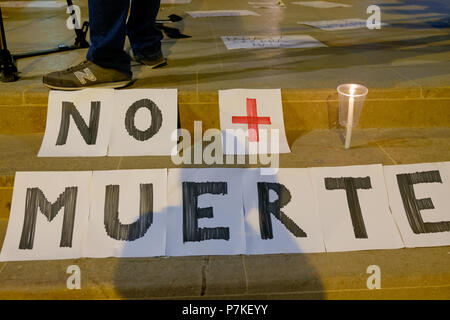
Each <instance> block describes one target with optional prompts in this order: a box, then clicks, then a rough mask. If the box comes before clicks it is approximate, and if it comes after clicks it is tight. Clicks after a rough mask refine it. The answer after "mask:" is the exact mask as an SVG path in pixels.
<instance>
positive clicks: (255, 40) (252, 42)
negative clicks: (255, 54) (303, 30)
mask: <svg viewBox="0 0 450 320" xmlns="http://www.w3.org/2000/svg"><path fill="white" fill-rule="evenodd" d="M221 38H222V41H223V43H224V44H225V46H226V47H227V49H228V50H233V49H264V48H315V47H326V45H325V44H323V43H322V42H320V41H318V40H317V39H315V38H313V37H311V36H308V35H286V36H222V37H221Z"/></svg>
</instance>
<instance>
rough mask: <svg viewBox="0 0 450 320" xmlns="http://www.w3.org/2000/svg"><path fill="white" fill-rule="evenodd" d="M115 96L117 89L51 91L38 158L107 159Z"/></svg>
mask: <svg viewBox="0 0 450 320" xmlns="http://www.w3.org/2000/svg"><path fill="white" fill-rule="evenodd" d="M113 95H114V90H113V89H84V90H80V91H54V90H52V91H50V94H49V98H48V110H47V124H46V128H45V134H44V139H43V141H42V145H41V149H40V150H39V153H38V157H70V156H78V157H95V156H106V153H107V150H108V141H109V135H110V130H111V119H112V112H111V110H112V109H113V108H114V106H115V103H114V96H113Z"/></svg>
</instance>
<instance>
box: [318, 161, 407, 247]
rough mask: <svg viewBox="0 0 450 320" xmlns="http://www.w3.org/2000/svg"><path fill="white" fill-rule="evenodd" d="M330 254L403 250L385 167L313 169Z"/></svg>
mask: <svg viewBox="0 0 450 320" xmlns="http://www.w3.org/2000/svg"><path fill="white" fill-rule="evenodd" d="M311 176H312V181H313V185H314V191H315V193H316V199H317V200H316V201H317V202H318V205H319V213H320V221H321V222H322V229H323V234H324V239H325V247H326V250H327V251H351V250H372V249H395V248H402V247H403V242H402V240H401V238H400V233H399V231H398V229H397V226H396V225H395V222H394V219H393V217H392V215H391V213H390V211H389V205H388V199H387V192H386V188H385V183H384V177H383V169H382V166H381V165H367V166H351V167H332V168H312V169H311Z"/></svg>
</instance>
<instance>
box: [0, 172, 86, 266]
mask: <svg viewBox="0 0 450 320" xmlns="http://www.w3.org/2000/svg"><path fill="white" fill-rule="evenodd" d="M91 175H92V172H91V171H87V172H86V171H79V172H17V173H16V177H15V180H14V191H13V199H12V204H11V212H10V216H9V221H8V229H7V231H6V237H5V241H4V243H3V249H2V252H1V254H0V260H1V261H18V260H52V259H74V258H80V257H81V249H82V238H83V234H84V232H85V231H86V229H87V223H88V216H89V191H90V190H89V183H90V179H91Z"/></svg>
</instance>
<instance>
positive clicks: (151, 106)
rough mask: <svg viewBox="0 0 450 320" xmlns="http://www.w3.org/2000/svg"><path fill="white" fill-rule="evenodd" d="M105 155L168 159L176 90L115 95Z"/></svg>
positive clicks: (144, 90)
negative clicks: (154, 156)
mask: <svg viewBox="0 0 450 320" xmlns="http://www.w3.org/2000/svg"><path fill="white" fill-rule="evenodd" d="M114 100H115V104H114V120H113V125H112V130H111V139H110V142H109V151H108V155H110V156H144V155H170V154H171V150H172V148H173V147H175V145H176V141H172V140H171V135H172V133H173V132H174V131H175V130H177V114H178V112H177V108H178V102H177V101H178V100H177V89H131V90H120V91H116V92H115V95H114Z"/></svg>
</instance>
